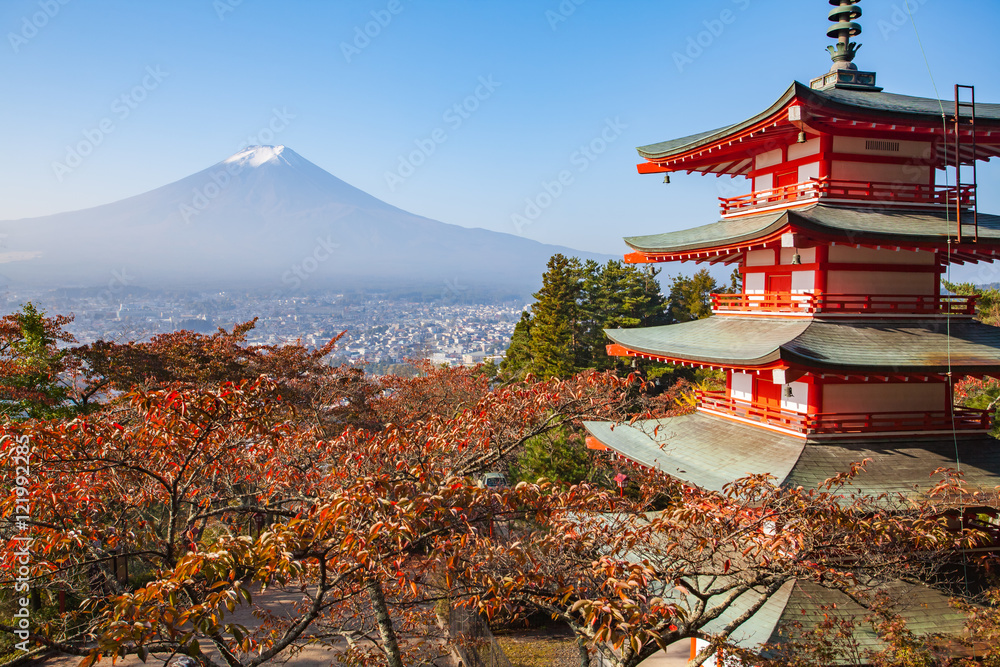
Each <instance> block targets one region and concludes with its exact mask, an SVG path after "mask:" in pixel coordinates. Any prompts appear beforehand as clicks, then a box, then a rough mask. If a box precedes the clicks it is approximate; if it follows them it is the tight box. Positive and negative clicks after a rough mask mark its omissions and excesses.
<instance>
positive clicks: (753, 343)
mask: <svg viewBox="0 0 1000 667" xmlns="http://www.w3.org/2000/svg"><path fill="white" fill-rule="evenodd" d="M605 333H606V334H607V335H608V338H610V339H611V340H612V341H614V343H615V345H612V346H610V348H609V353H611V354H613V355H615V356H641V357H646V358H649V359H654V360H657V361H667V362H683V363H688V364H691V365H695V366H704V367H707V368H737V369H761V368H789V367H792V368H798V369H808V370H812V371H815V372H827V373H830V374H880V373H881V374H886V375H896V374H900V373H907V374H943V373H948V372H954V373H956V374H958V373H961V374H969V375H978V374H993V373H996V372H997V371H998V369H1000V327H993V326H989V325H987V324H983V323H981V322H977V321H974V320H971V319H953V320H951V321H943V320H927V319H893V320H885V319H867V320H837V319H834V320H823V319H815V318H811V319H808V320H794V319H793V320H776V319H773V318H768V317H725V316H716V317H709V318H705V319H701V320H694V321H691V322H683V323H680V324H669V325H665V326H659V327H647V328H637V329H608V330H606V331H605ZM616 346H617V347H616Z"/></svg>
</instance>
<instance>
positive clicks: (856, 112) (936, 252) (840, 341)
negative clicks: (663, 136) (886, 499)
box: [586, 0, 1000, 641]
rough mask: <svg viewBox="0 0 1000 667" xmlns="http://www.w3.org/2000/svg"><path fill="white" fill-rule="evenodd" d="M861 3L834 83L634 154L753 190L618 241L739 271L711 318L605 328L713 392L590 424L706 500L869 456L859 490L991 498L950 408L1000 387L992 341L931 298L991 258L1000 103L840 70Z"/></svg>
mask: <svg viewBox="0 0 1000 667" xmlns="http://www.w3.org/2000/svg"><path fill="white" fill-rule="evenodd" d="M858 1H859V0H830V4H831V5H834V7H833V9H832V11H831V12H830V19H831V21H833V22H834V25H833V26H831V28H830V30H829V32H828V34H829V35H830V36H831V37H834V38H836V39H837V40H838V42H837V44H836V45H835V46H831V47H829V49H830V52H831V56H832V59H833V61H834V63H833V67H832V68H831V70H830V71H829V72H828V73H827V74H825V75H823V76H821V77H819V78H816V79H814V80H812V81H811V82H810V84H809V85H804V84H801V83H798V82H796V83H793V84H792V86H791V87H790V88H789V89H788V90H786V91H785V92H784V94H782V95H781V96H780V98H779V99H778V100H777V101H776V102H775V103H774V104H773V105H771V106H770V107H769V108H768V109H766V110H764V111H763V112H761V113H759V114H757V115H755V116H753V117H752V118H749V119H747V120H744V121H742V122H739V123H736V124H733V125H730V126H727V127H724V128H721V129H717V130H711V131H708V132H702V133H700V134H696V135H692V136H689V137H684V138H681V139H674V140H671V141H665V142H662V143H657V144H652V145H649V146H643V147H641V148H639V149H638V150H639V154H640V155H641V156H642V158H643V159H644V162H642V163H641V164H639V173H641V174H653V173H664V174H668V175H669V174H670V173H672V172H681V171H686V172H687V173H692V172H701V173H703V174H714V175H715V176H723V175H725V176H730V177H737V176H742V177H745V178H747V179H748V180H749V183H750V192H749V194H746V195H743V196H739V197H734V198H729V199H721V202H720V220H719V221H718V222H714V223H712V224H708V225H704V226H702V227H697V228H694V229H688V230H684V231H677V232H667V233H663V234H657V235H653V236H641V237H631V238H626V239H625V241H626V243H627V244H628V245H629V246H630V247H631V248H632V250H633V252H631V253H630V254H628V255H626V257H625V259H626V261H627V262H631V263H655V262H676V261H680V262H696V263H709V264H729V265H736V266H738V268H739V271H740V273H741V274H742V277H743V280H742V285H743V288H742V292H741V293H739V294H721V295H714V296H713V297H712V298H713V316H712V317H709V318H706V319H702V320H696V321H693V322H687V323H682V324H673V325H668V326H661V327H651V328H639V329H616V330H609V331H607V335H608V337H609V338H610V339H611V341H612V344H611V345H609V348H608V350H609V353H610V354H612V355H615V356H621V357H637V358H642V359H649V360H655V361H660V362H668V363H672V364H679V365H684V366H693V367H699V368H712V369H719V370H722V371H724V372H725V376H726V389H725V391H720V392H704V393H702V394H700V395H699V401H698V406H697V409H696V411H695V412H693V413H692V414H688V415H684V416H678V417H670V418H664V419H654V420H650V421H645V422H637V423H635V424H632V425H626V424H610V423H608V424H605V423H588V424H587V425H586V426H587V429H588V430H589V432H590V435H591V437H590V438H589V440H588V443H589V445H590V446H591V447H592V448H597V449H608V450H612V451H614V452H616V453H618V454H619V455H621V456H623V457H626V458H628V459H631V460H632V461H633V462H635V463H637V464H640V465H642V466H646V467H649V468H653V469H656V470H659V471H660V472H662V473H664V474H666V475H669V476H671V477H674V478H676V479H679V480H681V481H683V482H685V483H689V484H692V485H695V486H699V487H701V488H705V489H710V490H721V489H722V487H723V486H724V485H725V484H727V483H729V482H731V481H733V480H734V479H737V478H741V477H745V476H747V475H750V474H763V473H769V474H771V475H773V476H774V477H776V478H777V480H778V483H780V484H784V485H788V486H792V487H797V486H800V485H801V486H806V487H815V486H816V485H818V484H819V483H821V482H822V481H824V480H826V479H828V478H830V477H832V476H833V475H835V474H836V473H838V472H844V471H846V470H849V469H850V466H851V464H852V463H856V462H859V461H861V460H863V459H870V460H871V463H870V464H869V465H868V466H867V470H866V472H865V473H864V474H862V475H861V476H860V477H859V478H858V479H857V481H856V484H855V486H856V487H857V488H858V490H860V491H864V492H869V493H873V494H877V493H882V492H900V493H903V494H906V495H914V494H917V493H919V489H926V488H927V487H928V486H929V482H930V478H929V476H930V474H931V473H932V472H933V471H934V470H936V469H938V468H957V469H959V470H960V471H961V472H962V473H963V475H964V477H965V480H966V481H967V482H968V483H969V485H970V486H971V487H972V488H981V489H992V488H994V487H996V486H997V485H1000V447H998V444H1000V443H997V441H996V439H994V438H993V437H991V436H990V435H989V433H988V431H989V429H990V426H991V418H990V415H989V414H987V413H986V412H984V411H978V410H970V409H967V408H962V407H957V406H955V405H954V400H953V387H954V384H955V383H956V382H957V381H959V380H960V379H962V378H964V377H970V376H971V377H983V376H994V377H1000V328H997V327H992V326H988V325H986V324H983V323H981V322H978V321H976V320H975V319H974V315H975V305H976V304H975V298H974V297H964V296H962V297H960V296H951V295H945V294H942V292H941V276H942V274H943V273H945V272H946V270H947V267H948V266H949V265H958V264H965V263H975V262H982V261H987V262H989V261H993V260H994V259H996V258H998V257H1000V216H994V215H986V214H980V213H979V212H978V209H977V205H976V194H977V193H976V164H977V162H978V161H980V160H982V161H988V160H989V159H990V158H992V157H994V156H998V155H1000V105H998V104H982V103H977V102H976V101H975V91H974V89H973V88H972V87H971V86H956V87H955V99H954V100H951V101H941V100H937V99H925V98H918V97H909V96H905V95H896V94H892V93H887V92H884V91H883V89H882V88H879V87H877V86H876V85H875V83H876V81H875V79H876V77H875V73H874V72H865V71H861V70H859V69H858V68H857V67H856V66H855V64H854V62H853V61H854V56H855V54H856V51H857V48H858V47H857V45H856V44H855V43H853V42H851V38H852V37H854V36H856V35H857V34H859V33H860V32H861V27H860V25H858V23H856V22H855V20H856V19H857V18H858V17H859V16H860V15H861V9H860V8H859V7H858V6H857V2H858ZM666 180H667V181H668V182H669V176H668V177H667V179H666ZM788 595H789V599H791V597H794V593H792V592H789V594H788ZM783 604H787V600H786V602H785V603H783ZM782 609H784V607H782ZM779 611H780V610H779ZM779 616H780V613H777V612H775V613H771V614H769V617H770V618H771V619H772V621H773V620H774V619H776V618H778V617H779ZM769 627H770V626H769ZM768 632H770V630H767V629H766V628H760V632H758V633H757V634H758V635H759V636H758V637H757V638H758V639H760V640H761V641H764V640H765V639H766V637H767V635H768ZM751 634H752V633H751ZM761 637H763V639H761Z"/></svg>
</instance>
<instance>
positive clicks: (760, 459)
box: [584, 412, 1000, 497]
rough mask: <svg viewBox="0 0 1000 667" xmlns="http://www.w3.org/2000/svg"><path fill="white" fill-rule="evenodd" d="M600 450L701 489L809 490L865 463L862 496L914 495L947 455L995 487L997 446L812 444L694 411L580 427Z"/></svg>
mask: <svg viewBox="0 0 1000 667" xmlns="http://www.w3.org/2000/svg"><path fill="white" fill-rule="evenodd" d="M584 427H585V428H586V429H587V430H588V431H589V432H590V433H591V435H593V436H594V437H595V438H596V439H597V440H598V441H600V442H601V444H603V445H604V446H606V447H608V448H610V449H612V450H614V451H616V452H618V453H619V454H621V455H622V456H625V457H626V458H628V459H631V460H633V461H635V462H636V463H639V464H641V465H643V466H645V467H648V468H651V469H655V470H659V471H660V472H662V473H663V474H665V475H669V476H671V477H674V478H676V479H679V480H681V481H683V482H686V483H688V484H692V485H694V486H698V487H701V488H703V489H706V490H709V491H722V488H723V487H724V486H725V485H726V484H729V483H731V482H732V481H733V480H736V479H739V478H741V477H746V476H748V475H753V474H770V475H773V476H774V477H775V478H776V480H777V483H778V484H780V485H782V486H786V487H798V486H803V487H805V488H807V489H808V488H816V487H818V486H819V485H820V484H821V483H823V482H824V481H826V480H827V479H829V478H830V477H833V476H834V475H835V474H837V473H840V472H846V471H849V470H850V469H851V465H852V464H854V463H858V462H860V461H862V460H864V459H869V458H870V459H872V461H871V463H869V464H868V466H867V468H866V470H865V471H864V472H862V473H861V474H860V475H859V476H858V477H857V478H856V479H855V480H854V481H853V482H852V486H851V488H852V489H856V490H857V491H858V492H860V493H865V494H875V495H877V494H881V493H900V494H903V495H905V496H907V497H920V496H921V495H922V494H923V493H924V492H925V491H926V490H928V489H930V488H931V487H932V486H933V484H934V483H935V482H936V481H937V479H932V477H931V474H932V473H933V472H934V471H935V470H936V469H938V468H955V467H956V464H955V457H956V453H957V455H958V460H959V462H960V465H961V471H962V473H963V474H964V476H965V480H966V482H967V483H968V484H969V486H970V487H971V488H973V489H979V490H983V491H987V490H992V489H993V488H994V487H996V486H998V485H1000V443H998V442H997V440H996V439H994V438H993V437H991V436H988V435H977V436H972V437H963V438H959V439H958V440H957V441H956V440H955V439H953V438H952V437H951V436H950V435H949V436H937V437H927V438H918V437H905V438H892V439H886V438H881V439H880V438H873V437H867V438H866V437H863V436H857V437H853V436H852V437H849V438H838V439H836V440H821V441H818V440H812V439H805V438H800V437H794V436H790V435H783V434H780V433H775V432H773V431H768V430H765V429H761V428H758V427H755V426H750V425H747V424H740V423H737V422H732V421H729V420H726V419H722V418H719V417H715V416H712V415H706V414H702V413H699V412H695V413H692V414H687V415H681V416H678V417H668V418H664V419H652V420H646V421H638V422H635V423H634V424H632V425H628V424H613V423H610V422H586V423H585V424H584Z"/></svg>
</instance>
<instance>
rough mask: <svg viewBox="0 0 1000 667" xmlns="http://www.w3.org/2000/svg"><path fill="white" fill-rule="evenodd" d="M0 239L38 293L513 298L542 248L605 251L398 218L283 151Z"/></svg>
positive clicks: (18, 225)
mask: <svg viewBox="0 0 1000 667" xmlns="http://www.w3.org/2000/svg"><path fill="white" fill-rule="evenodd" d="M0 234H3V235H5V236H0V239H3V243H2V246H0V275H2V276H3V277H5V278H6V279H7V281H8V282H9V283H10V284H13V285H25V286H38V287H77V286H79V287H92V286H95V287H96V286H102V285H104V284H107V283H109V282H114V281H119V282H118V284H119V285H121V284H122V283H125V284H128V285H136V286H141V287H150V288H189V289H190V288H195V289H216V288H219V289H254V290H257V289H263V290H270V291H275V292H288V291H294V290H298V289H304V290H312V289H323V288H343V287H347V288H355V289H357V288H364V287H371V288H378V289H386V288H389V289H392V288H415V287H418V286H422V287H425V288H426V287H429V288H431V289H434V288H435V286H436V287H437V288H440V287H441V286H442V285H445V284H448V285H452V286H455V285H462V286H466V287H469V288H484V287H485V288H492V289H494V290H497V289H499V290H506V291H515V292H520V293H526V292H527V291H531V290H533V289H535V288H537V287H538V285H539V283H540V277H541V274H542V272H543V271H544V269H545V264H546V262H547V260H548V258H549V257H550V256H552V255H553V254H555V253H563V254H565V255H567V256H578V257H581V258H583V259H596V260H598V261H605V260H607V259H610V257H609V256H604V255H595V254H593V253H581V252H577V251H575V250H571V249H569V248H564V247H560V246H552V245H545V244H542V243H538V242H536V241H531V240H529V239H525V238H522V237H519V236H515V235H513V234H503V233H500V232H493V231H488V230H485V229H470V228H466V227H460V226H458V225H451V224H446V223H443V222H438V221H436V220H430V219H428V218H423V217H420V216H418V215H414V214H412V213H408V212H406V211H404V210H402V209H399V208H396V207H394V206H391V205H389V204H387V203H385V202H383V201H381V200H380V199H377V198H375V197H373V196H371V195H369V194H367V193H365V192H363V191H361V190H359V189H357V188H355V187H353V186H351V185H348V184H347V183H345V182H344V181H342V180H340V179H339V178H337V177H335V176H333V175H332V174H330V173H328V172H326V171H324V170H323V169H322V168H320V167H318V166H316V165H315V164H313V163H312V162H310V161H308V160H306V159H305V158H303V157H301V156H300V155H298V154H297V153H295V151H293V150H291V149H289V148H286V147H284V146H252V147H250V148H247V149H245V150H243V151H241V152H239V153H237V154H236V155H233V156H232V157H230V158H228V159H226V160H224V161H222V162H220V163H218V164H216V165H214V166H213V167H210V168H208V169H205V170H204V171H201V172H198V173H196V174H194V175H192V176H189V177H187V178H184V179H181V180H179V181H177V182H175V183H171V184H170V185H165V186H163V187H161V188H157V189H155V190H152V191H150V192H147V193H145V194H141V195H137V196H135V197H130V198H128V199H123V200H121V201H118V202H114V203H111V204H105V205H103V206H97V207H95V208H90V209H85V210H81V211H74V212H69V213H59V214H56V215H49V216H45V217H40V218H30V219H21V220H14V221H6V222H0Z"/></svg>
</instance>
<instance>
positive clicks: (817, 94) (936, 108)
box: [637, 81, 1000, 161]
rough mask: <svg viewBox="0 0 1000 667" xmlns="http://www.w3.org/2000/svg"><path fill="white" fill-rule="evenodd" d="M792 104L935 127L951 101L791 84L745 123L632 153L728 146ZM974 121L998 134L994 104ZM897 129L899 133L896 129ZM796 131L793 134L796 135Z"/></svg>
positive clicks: (999, 114)
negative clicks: (776, 98) (734, 138)
mask: <svg viewBox="0 0 1000 667" xmlns="http://www.w3.org/2000/svg"><path fill="white" fill-rule="evenodd" d="M793 103H798V104H801V105H803V106H804V107H805V108H807V109H809V110H811V111H813V113H816V114H822V115H823V116H827V117H842V118H844V119H851V120H857V119H859V118H862V117H863V118H868V119H870V120H871V121H873V122H883V123H890V124H891V125H900V126H902V125H905V124H909V123H914V124H917V125H921V126H928V125H930V126H940V125H941V124H942V121H943V120H944V118H945V117H947V116H954V106H955V102H954V100H938V99H934V98H929V97H913V96H910V95H898V94H896V93H887V92H882V91H874V90H849V89H831V90H814V89H812V88H810V87H809V86H807V85H805V84H803V83H800V82H798V81H795V82H794V83H792V85H791V86H789V88H788V90H786V91H785V92H784V93H783V94H782V95H781V97H779V98H778V100H777V101H776V102H775V103H774V104H772V105H771V106H770V107H768V108H767V109H765V110H764V111H762V112H760V113H758V114H756V115H754V116H752V117H750V118H747V119H746V120H743V121H740V122H738V123H733V124H732V125H727V126H725V127H721V128H717V129H714V130H709V131H707V132H699V133H697V134H692V135H690V136H687V137H681V138H679V139H671V140H669V141H661V142H658V143H655V144H649V145H648V146H640V147H639V148H637V150H638V151H639V155H640V156H642V157H643V158H645V159H647V160H652V161H657V160H665V159H668V158H672V157H675V156H679V155H683V154H685V153H689V152H691V151H694V150H699V149H708V148H710V147H712V146H714V145H716V144H719V143H721V142H728V141H729V140H730V138H731V137H732V136H733V135H740V134H743V133H744V132H745V131H747V130H751V129H753V128H755V127H758V126H760V125H762V124H767V123H768V121H770V120H773V119H775V118H777V117H778V115H779V114H780V112H781V111H782V110H783V109H785V108H786V107H788V106H790V105H792V104H793ZM976 121H977V124H980V125H981V126H982V127H983V128H990V129H993V130H1000V104H987V103H979V102H977V103H976ZM900 129H902V128H900ZM796 131H797V130H796ZM983 151H984V156H985V155H986V152H987V151H988V154H989V155H992V156H996V155H1000V133H998V134H997V135H996V141H995V142H993V143H991V144H987V145H985V146H984V147H983Z"/></svg>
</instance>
